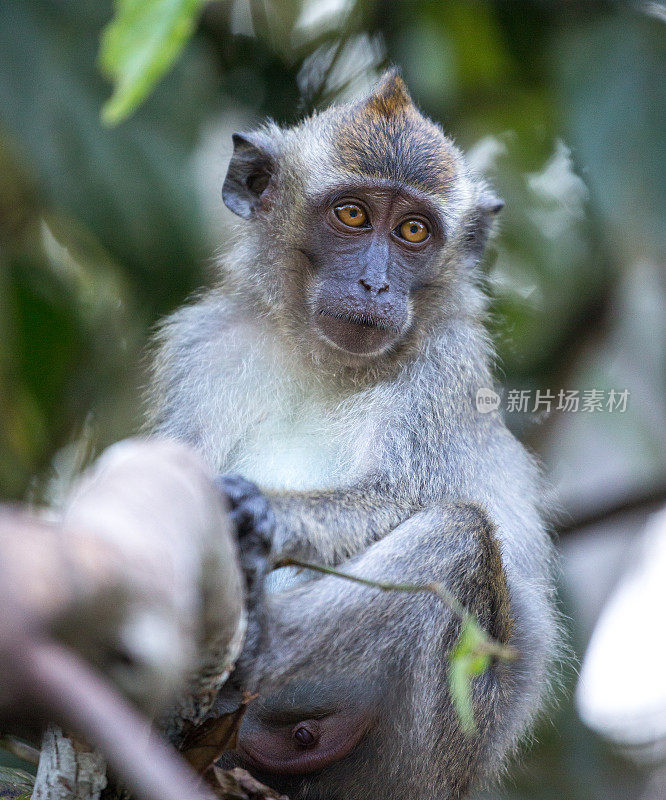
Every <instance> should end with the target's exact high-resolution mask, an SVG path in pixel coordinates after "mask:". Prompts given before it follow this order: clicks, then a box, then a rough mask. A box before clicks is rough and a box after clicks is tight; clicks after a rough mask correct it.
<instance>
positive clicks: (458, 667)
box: [449, 617, 491, 734]
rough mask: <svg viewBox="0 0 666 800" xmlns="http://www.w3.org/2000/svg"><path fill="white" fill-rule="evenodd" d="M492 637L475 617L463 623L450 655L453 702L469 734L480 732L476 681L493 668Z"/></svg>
mask: <svg viewBox="0 0 666 800" xmlns="http://www.w3.org/2000/svg"><path fill="white" fill-rule="evenodd" d="M487 644H488V637H487V636H486V634H485V633H484V632H483V630H482V629H481V628H480V627H479V625H478V623H477V622H476V621H475V620H474V619H473V618H472V617H467V618H466V619H465V621H464V622H463V625H462V629H461V631H460V636H459V637H458V641H457V643H456V646H455V647H454V648H453V650H452V651H451V653H450V655H449V689H450V691H451V699H452V700H453V705H454V707H455V709H456V712H457V714H458V718H459V719H460V725H461V726H462V729H463V731H465V733H468V734H469V733H473V732H474V730H475V729H476V723H475V722H474V709H473V706H472V679H473V678H475V677H477V676H478V675H482V674H483V673H484V672H485V671H486V670H487V669H488V667H489V666H490V663H491V656H490V654H489V653H488V647H487Z"/></svg>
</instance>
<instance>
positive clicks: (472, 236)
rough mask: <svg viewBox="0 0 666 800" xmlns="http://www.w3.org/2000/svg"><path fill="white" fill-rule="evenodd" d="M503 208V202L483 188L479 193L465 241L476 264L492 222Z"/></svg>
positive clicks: (484, 245)
mask: <svg viewBox="0 0 666 800" xmlns="http://www.w3.org/2000/svg"><path fill="white" fill-rule="evenodd" d="M503 208H504V200H502V199H501V198H500V197H497V195H496V194H494V193H493V192H491V191H490V189H488V188H487V187H484V188H483V189H482V190H481V192H480V193H479V196H478V199H477V202H476V208H475V209H474V212H473V213H472V215H471V216H470V217H469V219H468V222H467V225H466V227H467V233H466V239H467V244H468V247H469V253H470V255H471V256H472V259H473V260H474V261H475V262H476V261H477V260H478V259H479V258H481V256H482V255H483V251H484V250H485V247H486V244H487V242H488V237H489V236H490V231H491V230H492V227H493V221H494V219H495V217H496V216H497V215H498V214H499V212H500V211H501V210H502V209H503Z"/></svg>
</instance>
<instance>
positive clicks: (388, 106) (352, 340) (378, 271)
mask: <svg viewBox="0 0 666 800" xmlns="http://www.w3.org/2000/svg"><path fill="white" fill-rule="evenodd" d="M233 139H234V154H233V157H232V159H231V162H230V164H229V171H228V173H227V177H226V179H225V182H224V186H223V189H222V196H223V199H224V202H225V203H226V205H227V206H228V207H229V208H230V209H231V210H232V211H233V212H234V213H236V214H238V215H239V216H240V217H243V218H244V219H246V220H248V221H250V223H251V227H250V228H248V229H247V242H248V246H246V247H245V248H244V258H242V259H239V261H241V260H242V265H241V266H240V269H242V270H243V277H244V278H245V279H246V284H245V285H246V287H247V291H253V292H255V294H259V295H260V296H261V299H262V301H263V305H264V307H268V308H270V309H271V311H272V312H273V313H274V315H275V317H276V318H278V319H280V320H281V322H282V323H283V325H282V329H283V330H286V331H288V332H289V333H290V334H292V335H293V341H294V343H295V344H296V345H297V346H298V347H299V348H301V349H305V350H306V351H307V352H308V353H311V354H316V356H317V358H318V363H323V361H328V362H332V363H333V364H334V365H335V366H336V367H337V366H338V365H340V364H342V365H351V366H352V367H358V366H361V368H365V366H366V365H368V366H369V367H370V368H371V369H374V368H376V367H377V366H378V365H379V361H380V360H381V358H382V357H383V358H384V361H385V362H386V363H392V362H393V360H394V358H400V354H401V353H406V352H409V351H410V348H411V346H412V345H418V344H419V342H420V341H421V340H422V338H423V335H425V336H427V334H428V332H429V331H431V330H432V329H433V327H434V326H436V325H437V324H439V323H440V322H441V321H442V320H445V319H449V318H452V317H455V316H457V315H460V314H463V313H473V309H474V307H475V306H474V304H475V303H476V304H478V303H479V300H478V296H479V294H478V292H477V291H476V290H475V287H474V281H473V278H472V269H471V268H470V266H472V267H473V266H474V265H475V263H476V262H477V261H478V259H479V258H480V256H481V253H482V251H483V247H484V245H485V240H486V238H487V235H488V232H489V230H490V227H491V220H492V217H493V216H494V214H496V213H497V211H498V210H499V209H500V208H501V202H500V201H498V200H497V198H495V197H494V196H493V195H492V194H491V193H489V192H487V190H486V187H485V186H484V185H483V184H482V183H480V182H477V181H476V180H475V179H473V178H472V176H471V173H470V171H469V168H468V167H467V166H466V164H465V161H464V158H463V156H462V154H461V153H460V152H459V151H458V150H457V148H456V147H455V146H454V144H453V142H451V140H450V139H448V138H447V137H446V136H445V135H444V133H443V132H442V130H441V129H440V128H439V127H438V126H437V125H435V124H434V123H433V122H431V121H430V120H428V119H427V118H425V117H424V116H423V115H422V114H420V112H419V111H418V109H416V107H415V106H414V104H413V103H412V101H411V98H410V97H409V93H408V92H407V88H406V86H405V85H404V83H403V82H402V80H401V79H400V78H399V77H398V76H397V75H396V74H395V73H388V74H387V75H386V76H385V78H384V79H383V80H382V82H380V84H379V85H378V86H377V88H376V89H375V90H374V91H373V92H372V93H371V94H370V95H369V96H368V97H366V98H364V99H363V100H361V101H360V102H358V103H355V104H352V105H350V106H342V107H339V108H336V107H332V108H330V109H328V110H327V111H325V112H323V113H321V114H318V115H315V116H313V117H311V118H309V119H306V120H304V121H303V122H302V123H301V124H300V125H297V126H295V127H294V128H289V129H281V128H278V127H277V126H275V125H272V124H269V125H267V126H264V127H263V128H260V129H259V130H257V131H254V132H252V133H250V134H247V135H239V134H235V135H234V137H233ZM403 345H404V346H403Z"/></svg>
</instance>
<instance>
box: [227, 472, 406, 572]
mask: <svg viewBox="0 0 666 800" xmlns="http://www.w3.org/2000/svg"><path fill="white" fill-rule="evenodd" d="M218 485H219V486H220V489H221V490H222V491H223V492H225V493H226V495H227V497H228V499H229V500H230V502H231V505H232V507H233V508H234V509H236V512H235V516H236V517H237V518H238V517H240V522H241V524H243V525H244V526H245V527H255V528H257V529H259V530H262V531H263V530H268V529H270V537H271V539H272V543H273V547H272V551H273V560H274V562H276V563H277V562H279V561H281V560H282V559H285V558H290V557H292V558H299V559H304V560H313V561H316V562H317V563H320V564H328V565H333V564H339V563H340V562H342V561H344V560H346V559H347V558H350V557H351V556H353V555H355V554H356V553H358V552H360V551H361V550H364V549H365V548H366V547H367V546H368V545H369V544H371V543H372V542H374V541H377V540H378V539H381V538H382V537H383V536H385V535H386V534H387V533H389V531H392V530H394V529H395V528H396V527H397V526H398V525H399V524H400V523H401V522H404V521H405V520H406V519H408V518H409V517H410V516H412V514H414V512H415V511H416V509H417V505H416V504H415V503H414V502H410V501H409V500H408V499H407V498H406V497H401V496H398V495H396V492H395V490H393V489H392V488H391V487H390V486H389V485H388V484H386V483H382V482H380V481H379V480H377V481H368V482H367V483H365V484H362V485H357V486H351V487H348V488H344V489H334V490H330V491H312V492H283V493H278V492H267V493H266V494H265V495H264V494H263V493H262V492H261V490H260V489H259V488H258V487H256V486H255V485H254V484H253V483H250V482H249V481H246V480H245V479H244V478H242V477H240V476H237V475H223V476H220V477H219V478H218ZM236 521H237V523H238V522H239V519H236Z"/></svg>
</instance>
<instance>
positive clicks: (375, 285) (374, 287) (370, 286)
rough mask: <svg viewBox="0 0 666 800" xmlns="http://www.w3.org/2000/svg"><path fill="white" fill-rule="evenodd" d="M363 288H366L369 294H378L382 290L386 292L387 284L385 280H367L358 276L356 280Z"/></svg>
mask: <svg viewBox="0 0 666 800" xmlns="http://www.w3.org/2000/svg"><path fill="white" fill-rule="evenodd" d="M358 282H359V283H360V284H361V286H362V287H363V288H364V289H367V291H368V292H370V294H371V295H378V294H381V293H382V292H387V291H388V289H389V285H388V283H387V282H386V281H385V280H378V281H369V280H366V279H365V278H359V281H358Z"/></svg>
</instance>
